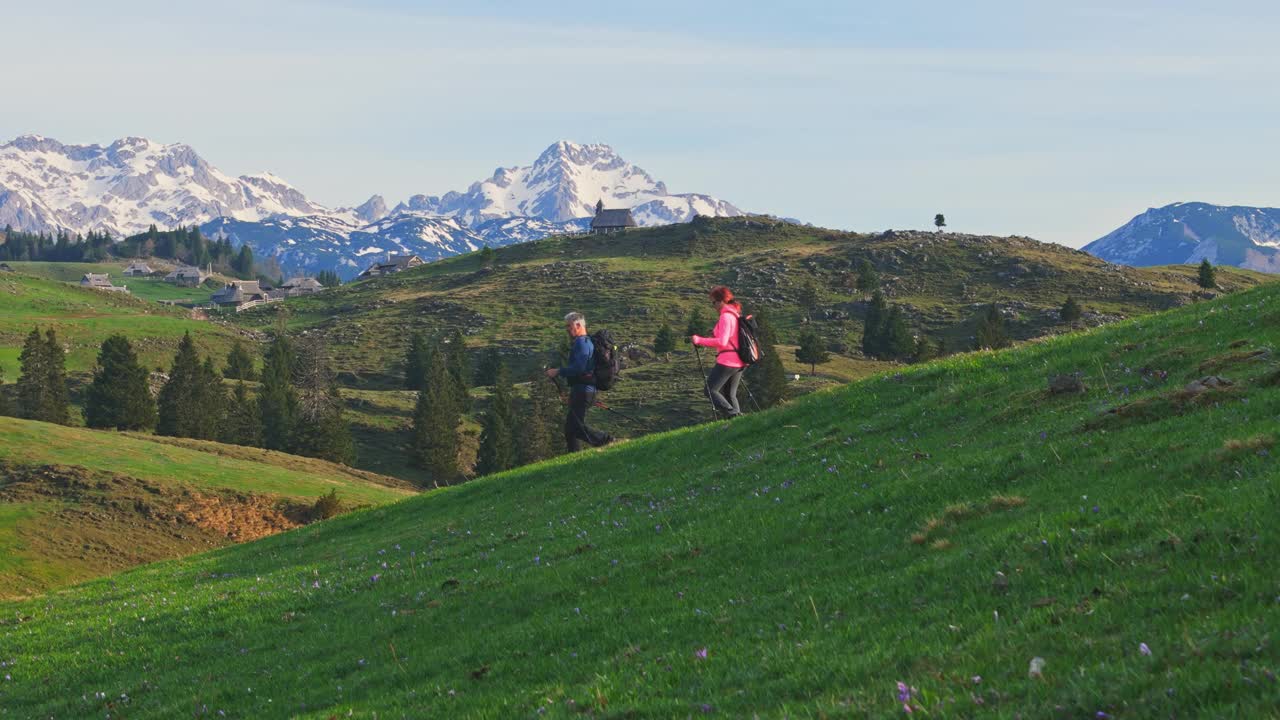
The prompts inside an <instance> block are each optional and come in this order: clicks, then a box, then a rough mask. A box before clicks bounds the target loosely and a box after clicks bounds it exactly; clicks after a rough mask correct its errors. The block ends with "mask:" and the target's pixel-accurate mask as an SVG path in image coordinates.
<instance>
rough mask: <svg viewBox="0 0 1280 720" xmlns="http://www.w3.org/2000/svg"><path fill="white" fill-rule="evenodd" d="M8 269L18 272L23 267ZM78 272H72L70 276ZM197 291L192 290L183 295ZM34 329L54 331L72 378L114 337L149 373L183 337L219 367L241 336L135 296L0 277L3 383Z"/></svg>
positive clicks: (165, 360)
mask: <svg viewBox="0 0 1280 720" xmlns="http://www.w3.org/2000/svg"><path fill="white" fill-rule="evenodd" d="M12 264H13V265H14V266H15V267H17V268H19V269H20V270H22V269H23V263H12ZM54 269H57V270H63V271H65V270H66V268H54ZM33 270H35V271H37V272H41V270H40V269H39V268H33ZM78 271H79V268H76V269H75V270H73V272H72V274H73V275H74V274H75V272H78ZM117 280H118V279H117ZM131 280H132V279H130V281H131ZM169 290H172V289H171V288H170V289H169ZM199 292H200V291H199V290H196V289H193V290H191V291H190V292H189V293H185V294H197V293H199ZM36 325H39V326H40V327H41V328H47V327H53V328H54V330H55V331H56V332H57V335H58V338H59V339H60V340H61V341H62V343H63V344H64V346H65V347H66V348H67V369H68V370H69V371H71V372H73V373H88V372H91V371H92V369H93V367H94V363H95V362H96V360H97V356H98V349H99V347H100V346H101V345H102V341H103V340H105V339H107V337H109V336H111V335H113V334H116V333H120V334H123V335H125V336H126V337H128V338H129V339H130V341H131V342H132V343H133V347H134V349H135V350H136V351H137V352H138V356H139V359H140V360H142V362H143V364H144V365H146V366H148V367H152V368H154V367H158V366H159V367H165V368H167V367H168V366H169V363H170V362H172V360H173V353H174V351H175V350H176V349H177V346H178V341H179V340H181V339H182V334H183V333H184V332H190V333H191V335H192V337H193V338H194V339H195V341H196V345H197V346H199V348H200V350H201V352H203V353H209V352H212V353H214V355H215V356H216V357H217V359H218V360H219V362H221V360H222V359H223V358H225V357H226V353H227V350H228V349H230V347H231V343H232V341H233V340H234V339H235V338H236V337H238V336H242V335H243V334H244V333H243V332H242V331H237V330H235V329H233V328H230V327H228V326H225V325H221V324H218V323H210V322H205V321H200V320H193V319H191V317H190V312H189V311H187V310H182V309H180V308H173V307H167V306H164V305H160V304H159V303H156V302H151V301H148V300H144V299H142V298H139V297H131V296H129V295H124V294H120V293H110V292H102V291H99V290H90V289H86V288H81V287H79V286H78V285H71V284H67V283H65V282H59V281H56V280H48V279H44V278H38V277H35V276H32V275H28V274H26V273H24V272H18V273H5V272H0V367H3V368H4V376H5V380H6V382H13V381H14V380H16V379H17V377H18V355H19V353H20V352H21V350H22V342H23V339H24V338H26V336H27V334H28V333H30V332H31V328H32V327H34V326H36Z"/></svg>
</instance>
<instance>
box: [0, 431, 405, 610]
mask: <svg viewBox="0 0 1280 720" xmlns="http://www.w3.org/2000/svg"><path fill="white" fill-rule="evenodd" d="M0 463H2V464H7V465H10V466H23V467H46V466H58V467H71V468H77V469H83V470H84V471H86V472H85V474H86V475H94V474H95V473H96V474H110V475H115V476H125V477H127V478H130V479H133V480H139V481H142V482H145V483H151V484H152V485H153V486H156V487H158V488H162V489H176V488H183V489H192V490H196V491H199V492H202V493H210V492H212V493H231V494H235V495H244V494H255V495H267V496H271V497H274V498H280V499H287V500H296V501H298V503H300V504H307V503H311V502H313V501H314V500H315V499H316V498H317V497H319V496H320V495H323V494H324V493H326V492H328V491H329V490H330V489H334V488H336V489H337V491H338V495H339V497H340V498H341V499H342V500H343V501H344V502H346V503H348V504H352V505H381V504H384V503H387V502H391V501H393V500H398V499H401V498H403V497H406V496H407V495H409V494H411V490H410V489H409V488H408V487H407V486H405V485H403V484H402V483H399V482H398V481H394V480H392V479H391V478H386V477H381V476H377V475H373V474H371V473H365V472H362V471H358V470H352V469H350V468H345V467H342V466H339V465H333V464H330V463H327V462H323V461H319V460H312V459H309V458H298V457H294V456H292V455H285V454H283V453H274V452H269V451H265V450H258V449H256V448H241V447H235V446H227V445H220V444H218V443H211V442H202V441H194V440H177V439H169V438H153V437H151V436H146V435H127V434H118V433H108V432H98V431H93V430H85V429H80V428H68V427H61V426H57V425H49V424H46V423H38V422H32V421H27V420H18V419H15V418H7V417H0ZM8 482H9V479H8V478H6V477H4V474H3V472H0V489H2V488H3V487H4V486H5V485H6V484H7V483H8ZM95 482H96V481H95ZM143 497H145V495H144V496H143ZM119 500H120V501H121V502H123V501H125V497H124V495H123V494H122V495H121V497H120V498H119ZM107 502H108V503H110V502H111V499H110V498H107ZM129 502H132V500H129ZM71 504H72V505H75V504H77V503H76V502H75V501H74V500H73V501H71ZM67 507H68V503H67V502H65V501H63V500H62V499H59V498H57V497H56V496H50V497H43V496H42V497H38V498H28V499H27V501H25V502H23V501H19V502H5V503H0V557H3V558H5V560H4V562H3V563H0V597H4V596H9V595H12V594H19V593H22V594H25V593H29V592H33V591H36V590H46V589H48V588H51V587H58V586H61V585H66V584H69V583H71V582H76V581H81V580H85V579H87V578H91V577H96V576H99V575H101V574H103V573H104V572H105V571H106V570H107V569H108V567H118V566H119V564H118V563H116V564H114V565H108V566H103V564H102V562H103V558H104V556H111V557H114V556H115V555H118V554H119V551H120V550H122V549H128V548H129V546H130V545H131V544H133V543H135V542H139V541H141V538H142V537H143V536H147V535H149V534H150V533H151V531H152V530H154V525H155V524H156V522H158V521H156V520H155V519H153V518H145V517H144V518H143V519H142V520H141V521H140V522H139V523H138V525H136V526H134V527H132V528H124V529H123V530H120V531H119V533H118V534H114V535H110V534H109V535H107V536H102V535H101V534H94V535H93V536H92V537H90V536H89V535H85V536H84V541H85V542H86V543H88V544H94V543H103V544H105V545H107V546H108V547H101V548H96V550H98V551H100V552H97V553H86V554H84V555H83V557H81V556H74V557H71V556H68V557H62V556H59V557H57V558H50V557H47V556H45V555H43V554H42V552H41V550H42V548H43V549H46V550H47V549H48V548H47V547H45V546H44V545H39V544H33V543H31V542H30V539H31V538H37V537H38V538H40V539H41V540H49V539H50V538H49V536H50V535H60V536H63V537H61V538H60V542H61V541H65V542H61V544H62V545H67V544H70V541H71V540H74V539H75V538H76V537H80V534H82V533H85V532H88V531H89V530H90V528H88V527H82V526H83V525H85V523H79V522H77V523H73V524H72V526H71V527H66V526H65V523H63V518H64V516H63V515H58V513H59V511H61V510H64V509H66V508H67ZM84 509H85V510H86V511H91V509H90V508H88V507H87V506H86V507H85V508H84ZM93 517H94V515H92V513H91V514H90V515H89V516H88V518H86V522H87V523H89V524H91V521H92V519H93ZM46 545H47V543H46ZM86 549H88V545H86ZM184 549H185V550H186V552H191V549H190V548H187V547H185V546H183V544H182V543H171V544H169V545H168V546H165V547H158V548H156V549H155V550H154V551H149V552H141V553H136V554H134V555H133V557H136V559H135V560H134V561H133V563H132V564H136V563H137V562H147V561H152V560H156V559H158V558H164V557H172V556H173V555H175V554H181V553H182V551H183V550H184ZM104 552H105V555H104Z"/></svg>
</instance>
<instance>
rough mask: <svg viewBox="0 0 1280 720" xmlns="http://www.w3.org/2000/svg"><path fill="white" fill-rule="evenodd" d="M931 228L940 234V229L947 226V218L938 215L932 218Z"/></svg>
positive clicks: (940, 214)
mask: <svg viewBox="0 0 1280 720" xmlns="http://www.w3.org/2000/svg"><path fill="white" fill-rule="evenodd" d="M933 226H934V227H936V228H938V232H942V228H944V227H946V226H947V216H946V215H943V214H942V213H938V214H937V215H934V216H933Z"/></svg>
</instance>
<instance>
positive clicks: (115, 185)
mask: <svg viewBox="0 0 1280 720" xmlns="http://www.w3.org/2000/svg"><path fill="white" fill-rule="evenodd" d="M323 212H327V210H326V208H324V207H322V206H320V205H317V204H316V203H313V202H311V201H309V200H307V198H306V197H305V196H304V195H303V194H302V193H301V192H299V191H298V190H297V189H296V188H294V187H293V186H292V185H290V184H289V183H287V182H285V181H284V180H281V179H280V178H278V177H275V176H274V175H271V174H269V173H264V174H260V175H245V176H242V177H238V178H236V177H230V176H228V175H226V174H224V173H222V172H221V171H219V170H218V169H217V168H215V167H213V166H211V165H209V163H207V162H205V160H204V159H203V158H201V157H200V156H199V155H198V154H196V152H195V150H193V149H191V147H190V146H188V145H181V144H174V145H161V144H158V143H154V142H152V141H150V140H146V139H144V138H136V137H131V138H123V139H121V140H117V141H115V142H113V143H111V144H110V145H108V146H106V147H102V146H101V145H63V144H62V143H60V142H58V141H57V140H53V139H50V138H45V137H41V136H39V135H23V136H21V137H19V138H17V139H15V140H13V141H11V142H8V143H5V144H3V145H0V226H4V225H12V226H13V227H14V228H16V229H19V230H28V231H37V232H56V231H58V230H68V231H72V232H81V233H83V232H87V231H90V230H95V231H102V230H106V231H109V232H111V233H112V234H114V235H117V236H121V237H123V236H125V235H129V234H132V233H137V232H142V231H144V230H146V229H147V227H148V226H150V225H152V224H155V225H157V226H158V227H161V228H170V227H176V226H179V225H193V224H199V223H203V222H207V221H208V220H210V219H212V218H216V217H227V218H234V219H236V220H251V221H256V220H263V219H265V218H268V217H272V216H276V215H282V214H283V215H309V214H315V213H323Z"/></svg>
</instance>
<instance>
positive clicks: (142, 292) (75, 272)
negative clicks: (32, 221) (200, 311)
mask: <svg viewBox="0 0 1280 720" xmlns="http://www.w3.org/2000/svg"><path fill="white" fill-rule="evenodd" d="M144 262H147V263H149V264H150V266H151V267H152V269H155V270H162V269H163V270H169V269H171V268H172V267H174V264H173V263H172V262H171V261H156V260H145V261H144ZM9 265H11V266H12V267H13V269H14V270H17V271H18V272H20V273H24V274H26V275H34V276H35V277H40V278H44V279H46V280H57V281H60V282H69V283H79V282H80V278H82V277H84V275H85V273H107V274H108V275H110V276H111V284H112V285H117V286H118V285H124V286H127V287H128V288H129V292H130V293H132V294H133V295H134V297H139V298H142V299H143V300H155V301H160V300H171V301H175V302H190V303H201V302H208V300H209V296H210V295H212V294H213V291H214V288H211V287H208V286H205V287H199V288H187V287H178V286H176V285H172V284H170V283H167V282H165V281H164V279H163V278H159V277H145V278H140V277H126V276H125V274H124V269H125V268H126V267H128V266H129V263H128V262H105V263H60V262H11V263H9ZM216 277H217V278H218V280H219V281H225V279H226V278H225V277H224V276H221V275H218V276H216Z"/></svg>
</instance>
